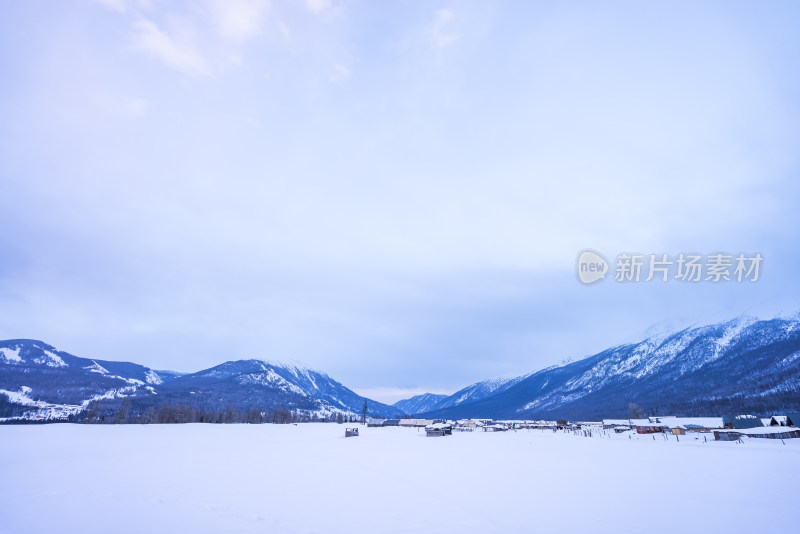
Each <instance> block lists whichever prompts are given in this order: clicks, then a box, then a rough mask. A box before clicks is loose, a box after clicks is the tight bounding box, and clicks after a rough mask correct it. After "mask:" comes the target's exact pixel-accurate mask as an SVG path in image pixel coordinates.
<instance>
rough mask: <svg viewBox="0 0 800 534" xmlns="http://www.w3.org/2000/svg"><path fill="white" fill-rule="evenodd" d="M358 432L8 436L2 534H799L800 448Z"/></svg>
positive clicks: (795, 443)
mask: <svg viewBox="0 0 800 534" xmlns="http://www.w3.org/2000/svg"><path fill="white" fill-rule="evenodd" d="M359 430H360V434H361V435H360V436H358V437H353V438H345V437H344V425H336V424H301V425H202V424H193V425H146V426H140V425H71V424H51V425H23V426H0V472H1V473H2V474H3V476H2V479H3V484H2V485H0V502H2V503H3V504H2V509H3V513H2V518H1V519H0V532H3V533H31V534H36V533H51V532H60V533H67V534H69V533H80V534H93V533H103V534H106V533H107V532H114V533H115V534H125V533H140V532H151V533H162V532H164V533H166V532H191V533H193V534H197V533H218V532H226V533H240V532H241V533H244V532H248V533H254V532H279V533H300V532H309V533H310V532H318V533H361V532H364V533H366V532H369V533H384V534H385V533H401V532H403V533H407V532H420V533H450V532H460V533H472V532H475V533H478V532H481V533H483V532H509V533H510V532H537V533H538V532H543V533H548V532H594V533H612V532H613V533H626V532H655V533H658V532H665V533H666V532H669V533H672V532H675V531H691V532H721V531H725V532H732V533H739V532H761V531H763V529H764V528H765V525H768V529H769V530H770V531H777V532H794V531H795V530H796V520H795V519H794V516H793V514H791V513H788V511H790V510H793V509H794V507H795V505H796V498H797V491H796V487H797V486H796V481H797V480H798V477H800V439H794V440H786V444H785V445H784V444H782V443H781V441H780V440H766V439H755V438H744V443H741V444H740V443H736V442H725V443H722V442H707V443H706V442H704V441H703V439H702V437H699V439H694V438H695V436H690V435H688V434H687V435H686V436H680V438H679V439H680V441H677V439H678V438H677V437H674V436H670V437H669V439H668V440H664V439H663V437H662V436H656V437H655V438H653V437H652V436H638V435H633V436H631V437H630V438H629V437H628V435H626V434H622V435H613V434H611V435H608V434H598V433H597V432H595V433H594V437H583V436H580V435H573V434H569V433H553V432H552V431H540V430H520V431H517V432H513V431H509V432H493V433H484V432H463V433H455V435H453V436H446V437H436V438H428V437H425V432H424V431H420V430H417V429H413V428H397V427H394V428H365V427H359ZM673 438H674V439H673ZM776 466H779V467H778V468H776ZM43 510H46V511H47V513H42V511H43ZM132 510H133V511H135V513H132ZM742 511H746V513H742ZM765 521H766V523H765Z"/></svg>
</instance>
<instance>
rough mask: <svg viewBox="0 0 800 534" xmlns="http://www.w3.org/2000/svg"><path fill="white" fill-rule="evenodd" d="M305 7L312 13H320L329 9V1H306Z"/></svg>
mask: <svg viewBox="0 0 800 534" xmlns="http://www.w3.org/2000/svg"><path fill="white" fill-rule="evenodd" d="M306 7H307V8H308V10H309V11H311V12H312V13H321V12H323V11H325V10H326V9H328V8H329V7H331V0H306Z"/></svg>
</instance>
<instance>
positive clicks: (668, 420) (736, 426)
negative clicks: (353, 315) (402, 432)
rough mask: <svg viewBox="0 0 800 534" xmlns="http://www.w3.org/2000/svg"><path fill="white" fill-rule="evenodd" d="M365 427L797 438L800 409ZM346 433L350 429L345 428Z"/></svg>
mask: <svg viewBox="0 0 800 534" xmlns="http://www.w3.org/2000/svg"><path fill="white" fill-rule="evenodd" d="M364 422H365V423H366V425H367V426H368V427H373V428H375V427H408V428H416V429H418V430H420V431H422V430H424V431H425V433H426V435H427V436H430V437H440V436H448V435H452V434H453V432H478V431H479V432H507V431H510V430H511V431H513V430H522V429H530V430H552V431H555V432H557V431H573V432H584V433H586V434H587V435H591V433H592V432H595V431H598V432H599V431H603V432H613V433H615V434H626V433H627V434H652V435H653V437H654V438H655V436H656V435H657V434H661V435H663V436H664V437H665V438H666V437H667V436H675V439H677V440H680V436H685V435H687V434H696V435H698V436H699V435H702V436H703V438H704V439H708V438H709V437H711V436H713V439H714V440H716V441H741V439H742V438H743V437H748V438H763V439H793V438H800V413H789V414H786V415H773V416H772V417H767V418H760V417H757V416H755V415H726V416H723V417H676V416H662V417H647V418H642V419H603V420H602V421H577V422H569V421H566V420H564V419H558V420H556V421H544V420H540V421H514V420H505V421H495V420H492V419H460V420H457V421H449V420H435V419H413V418H403V419H374V418H371V419H366V420H365V421H364ZM348 433H349V434H350V435H358V432H355V433H353V432H352V429H348Z"/></svg>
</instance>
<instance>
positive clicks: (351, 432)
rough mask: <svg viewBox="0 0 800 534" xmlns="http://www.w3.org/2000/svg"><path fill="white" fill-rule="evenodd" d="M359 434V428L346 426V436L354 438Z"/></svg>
mask: <svg viewBox="0 0 800 534" xmlns="http://www.w3.org/2000/svg"><path fill="white" fill-rule="evenodd" d="M356 436H358V428H345V429H344V437H346V438H352V437H356Z"/></svg>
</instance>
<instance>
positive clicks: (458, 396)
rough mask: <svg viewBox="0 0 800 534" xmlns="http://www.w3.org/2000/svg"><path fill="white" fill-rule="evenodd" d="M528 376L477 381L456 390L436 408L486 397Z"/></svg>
mask: <svg viewBox="0 0 800 534" xmlns="http://www.w3.org/2000/svg"><path fill="white" fill-rule="evenodd" d="M527 376H528V375H523V376H518V377H516V378H490V379H488V380H482V381H480V382H476V383H474V384H472V385H469V386H467V387H465V388H463V389H460V390H458V391H456V392H455V393H453V394H452V395H450V396H449V397H447V398H446V399H444V400H442V402H440V403H439V404H438V405H437V406H436V408H435V409H437V410H440V409H444V408H452V407H453V406H460V405H462V404H468V403H471V402H475V401H479V400H481V399H485V398H486V397H489V396H491V395H496V394H497V393H501V392H503V391H505V390H507V389H508V388H510V387H512V386H513V385H514V384H516V383H518V382H519V381H521V380H523V379H524V378H525V377H527Z"/></svg>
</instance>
